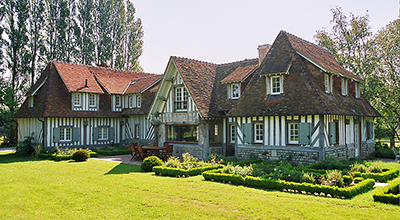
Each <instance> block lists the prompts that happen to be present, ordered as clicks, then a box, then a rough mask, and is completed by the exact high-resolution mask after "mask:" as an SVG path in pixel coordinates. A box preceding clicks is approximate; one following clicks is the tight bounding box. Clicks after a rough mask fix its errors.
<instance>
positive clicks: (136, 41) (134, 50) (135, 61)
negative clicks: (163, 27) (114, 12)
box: [124, 2, 143, 71]
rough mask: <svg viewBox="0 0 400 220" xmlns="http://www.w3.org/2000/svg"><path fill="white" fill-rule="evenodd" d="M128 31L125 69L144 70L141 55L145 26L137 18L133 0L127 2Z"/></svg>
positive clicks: (125, 45) (126, 35)
mask: <svg viewBox="0 0 400 220" xmlns="http://www.w3.org/2000/svg"><path fill="white" fill-rule="evenodd" d="M126 14H127V19H126V28H125V30H126V33H125V37H126V38H125V44H124V65H125V66H124V69H126V70H131V71H143V69H142V67H141V66H140V63H139V57H140V56H141V55H142V53H143V49H142V48H143V40H142V37H143V27H142V21H141V20H140V19H135V8H134V6H133V4H132V2H128V3H127V10H126Z"/></svg>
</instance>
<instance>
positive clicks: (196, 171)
mask: <svg viewBox="0 0 400 220" xmlns="http://www.w3.org/2000/svg"><path fill="white" fill-rule="evenodd" d="M222 167H223V165H211V166H204V167H196V168H192V169H189V170H185V169H182V168H174V167H166V166H156V167H153V171H154V172H155V174H156V175H160V176H172V177H189V176H197V175H200V174H202V173H203V172H204V171H207V170H214V169H221V168H222Z"/></svg>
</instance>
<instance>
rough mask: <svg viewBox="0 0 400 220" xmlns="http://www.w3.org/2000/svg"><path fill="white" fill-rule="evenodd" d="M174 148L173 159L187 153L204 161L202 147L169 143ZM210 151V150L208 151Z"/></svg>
mask: <svg viewBox="0 0 400 220" xmlns="http://www.w3.org/2000/svg"><path fill="white" fill-rule="evenodd" d="M171 144H172V145H173V146H174V151H173V152H172V155H173V156H175V157H182V154H184V153H189V154H190V155H192V156H193V157H195V158H198V159H204V158H203V147H202V146H201V145H197V144H175V143H171ZM210 150H211V149H210Z"/></svg>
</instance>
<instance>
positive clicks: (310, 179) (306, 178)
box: [301, 172, 315, 184]
mask: <svg viewBox="0 0 400 220" xmlns="http://www.w3.org/2000/svg"><path fill="white" fill-rule="evenodd" d="M301 182H304V183H313V184H314V183H315V176H314V174H312V173H309V172H305V173H303V177H302V178H301Z"/></svg>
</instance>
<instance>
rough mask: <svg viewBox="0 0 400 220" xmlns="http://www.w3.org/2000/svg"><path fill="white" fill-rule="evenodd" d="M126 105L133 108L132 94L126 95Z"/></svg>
mask: <svg viewBox="0 0 400 220" xmlns="http://www.w3.org/2000/svg"><path fill="white" fill-rule="evenodd" d="M128 106H129V108H133V96H131V95H130V96H128Z"/></svg>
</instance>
